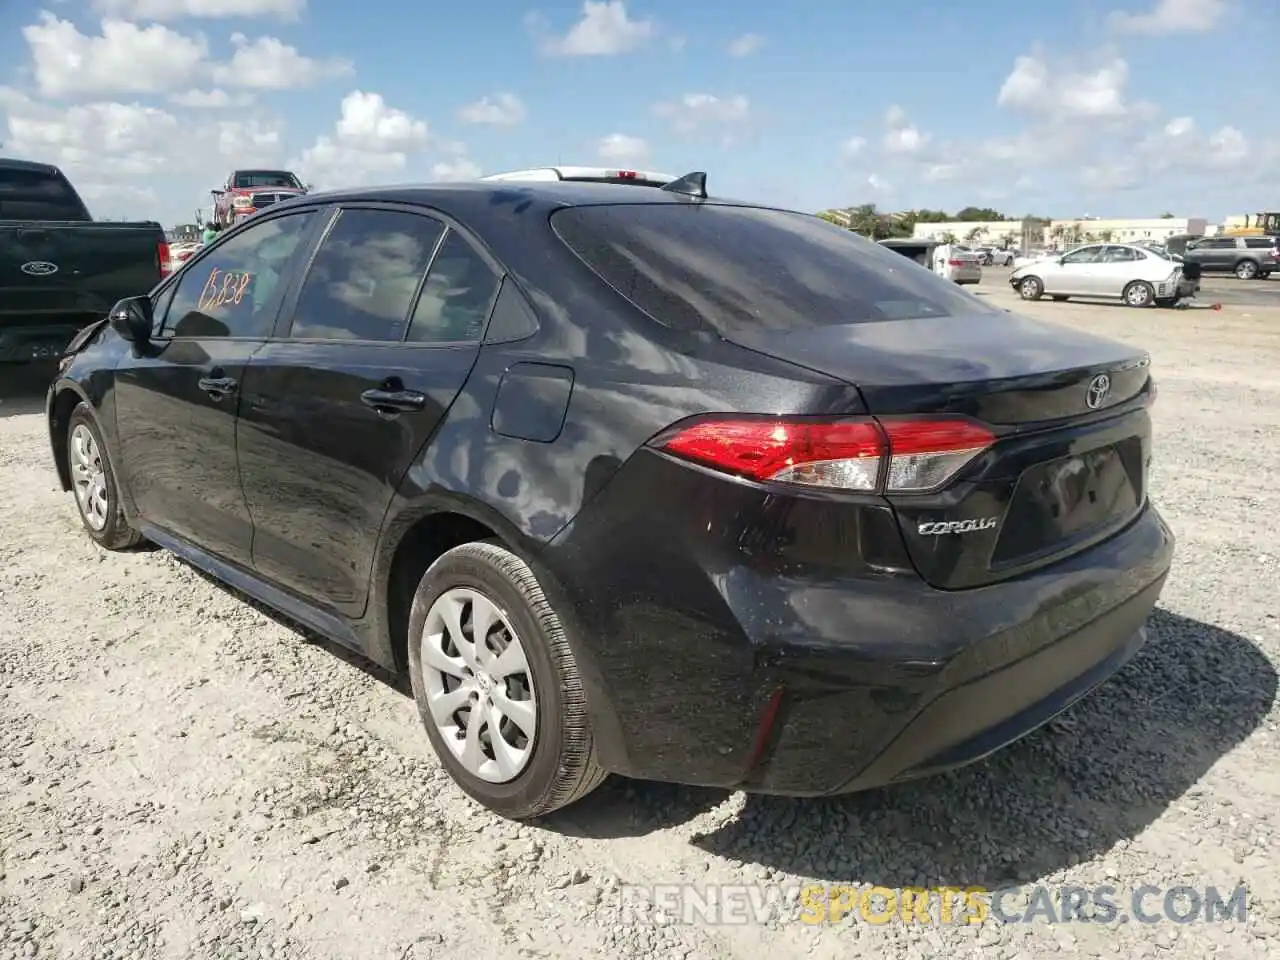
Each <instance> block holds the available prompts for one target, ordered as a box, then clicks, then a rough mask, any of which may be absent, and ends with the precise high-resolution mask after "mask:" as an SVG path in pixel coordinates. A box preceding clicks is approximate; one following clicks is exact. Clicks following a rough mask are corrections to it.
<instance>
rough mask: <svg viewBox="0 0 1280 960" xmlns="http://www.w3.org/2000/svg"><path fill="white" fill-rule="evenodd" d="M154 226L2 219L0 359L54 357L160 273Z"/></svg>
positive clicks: (160, 246)
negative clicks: (85, 329) (79, 331)
mask: <svg viewBox="0 0 1280 960" xmlns="http://www.w3.org/2000/svg"><path fill="white" fill-rule="evenodd" d="M164 247H165V235H164V230H163V229H162V228H161V226H160V224H159V223H109V222H104V223H92V222H91V223H83V222H56V221H28V222H22V221H13V220H8V221H6V220H0V363H3V362H6V361H15V360H17V361H21V360H35V359H41V358H48V357H57V356H58V355H59V354H61V352H62V350H63V348H64V347H65V346H66V345H67V343H68V342H70V340H71V338H72V337H73V336H74V335H75V334H76V331H78V330H79V329H80V328H82V327H84V326H85V325H86V324H88V323H89V322H91V321H93V320H96V319H98V318H99V317H101V316H103V315H104V314H105V313H107V311H109V310H110V309H111V306H112V305H113V304H114V303H115V302H116V301H117V300H120V299H121V298H123V297H130V296H139V295H142V294H145V293H147V292H149V291H150V290H151V289H152V288H153V287H154V286H155V285H156V284H157V283H159V282H160V279H161V276H162V272H161V271H162V267H161V258H162V256H166V257H167V253H164V252H163V250H164Z"/></svg>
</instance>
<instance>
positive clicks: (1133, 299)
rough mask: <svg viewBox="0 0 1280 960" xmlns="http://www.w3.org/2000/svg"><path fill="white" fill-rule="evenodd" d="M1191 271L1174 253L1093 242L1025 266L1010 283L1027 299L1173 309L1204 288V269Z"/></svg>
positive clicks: (1012, 277) (1127, 244) (1014, 273)
mask: <svg viewBox="0 0 1280 960" xmlns="http://www.w3.org/2000/svg"><path fill="white" fill-rule="evenodd" d="M1185 269H1186V265H1185V264H1182V263H1179V262H1178V261H1175V260H1173V259H1171V258H1170V257H1169V256H1168V255H1166V254H1161V253H1159V252H1157V251H1155V250H1151V249H1149V248H1146V247H1141V246H1137V245H1136V244H1129V243H1093V244H1088V245H1086V246H1083V247H1076V248H1075V249H1074V250H1069V251H1068V252H1067V253H1065V254H1063V255H1061V256H1049V257H1045V258H1044V259H1042V260H1036V261H1034V262H1032V263H1026V264H1023V265H1021V266H1019V267H1018V268H1017V269H1015V270H1014V271H1013V273H1012V274H1010V275H1009V285H1010V286H1012V287H1013V288H1014V289H1015V290H1017V291H1018V293H1019V294H1021V296H1022V299H1024V300H1039V299H1040V298H1041V297H1042V296H1045V295H1046V294H1047V295H1048V296H1051V297H1053V299H1054V300H1066V299H1067V298H1068V297H1085V298H1087V299H1095V298H1096V299H1110V300H1121V301H1123V302H1124V303H1126V304H1128V305H1129V306H1131V307H1149V306H1152V305H1153V304H1154V305H1156V306H1162V307H1164V306H1168V307H1171V306H1174V305H1175V304H1176V303H1177V302H1178V301H1179V300H1181V299H1182V298H1184V297H1193V296H1195V294H1196V292H1197V291H1198V290H1199V289H1200V277H1199V270H1198V269H1197V270H1194V271H1191V272H1192V273H1193V274H1194V275H1193V276H1191V277H1187V276H1186V275H1185V274H1184V270H1185Z"/></svg>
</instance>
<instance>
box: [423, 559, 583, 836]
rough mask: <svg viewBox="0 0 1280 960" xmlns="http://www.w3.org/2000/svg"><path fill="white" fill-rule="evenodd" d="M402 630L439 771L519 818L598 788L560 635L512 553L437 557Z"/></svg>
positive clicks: (576, 680) (529, 574) (573, 665)
mask: <svg viewBox="0 0 1280 960" xmlns="http://www.w3.org/2000/svg"><path fill="white" fill-rule="evenodd" d="M486 605H488V606H486ZM477 617H491V618H492V621H493V622H492V626H491V627H490V628H489V629H488V630H486V631H485V635H484V636H483V637H476V636H475V635H474V632H472V629H473V627H474V622H475V619H476V618H477ZM455 628H456V633H457V634H458V635H460V638H461V641H462V642H456V640H457V637H455ZM408 632H409V671H410V679H411V682H412V684H413V696H414V699H415V700H416V701H417V705H418V713H419V715H420V716H421V718H422V722H423V725H424V726H425V727H426V728H427V736H428V737H429V738H430V740H431V746H432V747H433V748H434V749H435V752H436V756H437V757H439V758H440V763H441V764H442V765H443V766H444V768H445V769H446V770H447V771H448V773H449V775H450V776H451V777H452V778H453V780H454V782H455V783H457V784H458V786H459V787H461V788H462V790H463V791H464V792H465V793H466V794H467V795H468V796H470V797H471V798H472V799H473V800H475V801H476V802H477V803H480V804H482V805H483V806H485V807H488V808H489V809H490V810H492V811H493V812H495V813H497V814H499V815H501V816H504V817H508V818H510V819H513V820H527V819H531V818H534V817H539V816H543V815H545V814H548V813H551V812H552V811H554V810H558V809H560V808H562V807H566V806H568V805H569V804H571V803H574V802H576V801H578V800H580V799H582V798H583V797H585V796H586V795H587V794H589V793H591V791H593V790H595V789H596V787H598V786H599V785H600V784H601V783H602V782H603V781H604V779H605V777H606V776H607V772H606V771H605V770H604V769H602V768H601V767H600V765H599V763H598V762H597V760H596V753H595V741H594V739H593V736H592V732H591V722H590V719H589V718H588V715H587V704H586V695H585V692H584V690H583V684H582V677H581V675H580V673H579V671H578V665H577V661H576V660H575V659H574V656H573V652H572V651H571V650H570V649H569V642H568V639H567V638H566V636H565V632H564V628H563V626H562V625H561V623H560V618H559V617H558V616H557V615H556V612H555V610H553V609H552V607H551V604H550V603H548V602H547V599H546V596H545V595H544V594H543V592H542V587H541V586H539V584H538V581H537V579H536V578H535V577H534V574H533V571H532V570H530V569H529V566H528V565H527V564H526V563H525V562H524V561H523V560H521V559H520V558H519V557H517V556H516V555H515V554H514V553H512V552H511V551H509V550H507V549H506V548H504V547H502V546H501V545H499V544H497V543H494V542H491V541H484V542H477V543H465V544H463V545H461V546H459V547H455V548H453V549H452V550H449V551H447V552H446V553H444V554H443V555H442V556H441V557H440V558H439V559H437V560H436V561H435V563H433V564H432V565H431V566H430V568H428V570H427V572H426V573H425V574H423V576H422V580H421V582H420V583H419V584H418V589H417V592H416V593H415V594H414V597H413V609H412V612H411V614H410V617H409V631H408ZM472 650H474V651H475V652H474V654H473V653H471V652H470V651H472ZM451 651H452V652H451ZM504 651H505V652H507V653H511V654H512V655H511V656H504V655H503V653H504ZM504 660H505V661H509V662H508V663H506V664H505V665H504V664H503V661H504ZM455 704H456V706H455ZM450 708H452V710H451V709H450ZM481 711H483V713H481ZM473 712H475V713H476V715H477V718H478V719H477V720H476V721H475V726H476V729H475V731H471V727H472V724H473V721H472V716H471V715H472V713H473ZM491 721H493V725H494V727H496V730H490V727H489V723H490V722H491ZM517 721H519V722H517ZM530 728H531V729H530ZM530 733H531V734H532V736H530V735H529V734H530ZM471 737H474V741H475V742H474V745H473V744H472V743H471V742H469V740H470V738H471ZM495 737H496V738H497V741H498V743H497V744H495Z"/></svg>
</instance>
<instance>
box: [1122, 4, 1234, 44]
mask: <svg viewBox="0 0 1280 960" xmlns="http://www.w3.org/2000/svg"><path fill="white" fill-rule="evenodd" d="M1226 13H1227V3H1226V0H1155V4H1154V6H1152V8H1151V9H1150V10H1149V11H1148V12H1146V13H1129V12H1127V11H1124V10H1115V11H1112V13H1111V14H1110V16H1109V17H1108V18H1107V20H1108V23H1109V24H1110V26H1111V29H1112V30H1114V31H1116V32H1117V33H1122V34H1141V35H1146V36H1162V35H1167V34H1174V33H1208V32H1209V31H1211V30H1214V29H1215V28H1217V26H1218V25H1219V24H1220V23H1222V21H1223V20H1224V18H1225V17H1226Z"/></svg>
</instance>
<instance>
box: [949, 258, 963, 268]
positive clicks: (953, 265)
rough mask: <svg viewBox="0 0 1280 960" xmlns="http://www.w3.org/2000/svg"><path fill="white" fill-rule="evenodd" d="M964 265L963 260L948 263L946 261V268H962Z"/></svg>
mask: <svg viewBox="0 0 1280 960" xmlns="http://www.w3.org/2000/svg"><path fill="white" fill-rule="evenodd" d="M964 264H965V261H963V260H948V261H947V266H948V267H963V266H964Z"/></svg>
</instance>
